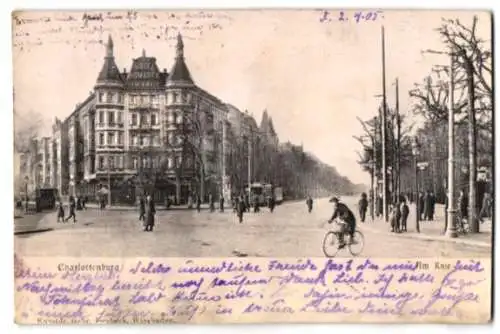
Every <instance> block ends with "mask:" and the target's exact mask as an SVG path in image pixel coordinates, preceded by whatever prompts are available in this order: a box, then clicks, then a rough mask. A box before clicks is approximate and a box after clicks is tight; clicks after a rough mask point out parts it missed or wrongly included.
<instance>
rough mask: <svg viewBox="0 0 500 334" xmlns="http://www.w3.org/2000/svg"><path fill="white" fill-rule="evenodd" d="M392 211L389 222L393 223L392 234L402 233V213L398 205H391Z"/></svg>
mask: <svg viewBox="0 0 500 334" xmlns="http://www.w3.org/2000/svg"><path fill="white" fill-rule="evenodd" d="M390 210H391V211H390V212H391V213H390V215H389V221H390V223H391V232H395V233H400V230H401V228H400V225H399V222H400V220H401V211H400V208H399V205H398V203H395V204H394V205H391V208H390Z"/></svg>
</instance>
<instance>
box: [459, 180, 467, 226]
mask: <svg viewBox="0 0 500 334" xmlns="http://www.w3.org/2000/svg"><path fill="white" fill-rule="evenodd" d="M458 213H459V220H460V228H462V230H463V229H464V220H467V218H468V216H469V215H468V213H469V199H468V198H467V194H466V192H465V191H464V190H460V194H459V195H458Z"/></svg>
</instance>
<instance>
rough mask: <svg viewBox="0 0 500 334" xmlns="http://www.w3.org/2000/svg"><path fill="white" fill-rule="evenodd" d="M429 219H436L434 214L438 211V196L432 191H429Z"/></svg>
mask: <svg viewBox="0 0 500 334" xmlns="http://www.w3.org/2000/svg"><path fill="white" fill-rule="evenodd" d="M428 200H429V220H430V221H433V220H434V214H435V213H436V196H435V195H434V193H433V192H432V191H430V192H429V199H428Z"/></svg>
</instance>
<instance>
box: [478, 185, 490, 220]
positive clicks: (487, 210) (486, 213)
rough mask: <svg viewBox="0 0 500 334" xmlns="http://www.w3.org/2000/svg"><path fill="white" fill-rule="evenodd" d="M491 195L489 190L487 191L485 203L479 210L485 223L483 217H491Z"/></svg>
mask: <svg viewBox="0 0 500 334" xmlns="http://www.w3.org/2000/svg"><path fill="white" fill-rule="evenodd" d="M491 201H492V199H491V195H490V193H489V192H485V193H484V195H483V201H482V202H483V203H482V205H481V211H480V212H479V219H480V221H481V223H483V222H484V221H483V218H489V217H490V214H489V213H490V207H491Z"/></svg>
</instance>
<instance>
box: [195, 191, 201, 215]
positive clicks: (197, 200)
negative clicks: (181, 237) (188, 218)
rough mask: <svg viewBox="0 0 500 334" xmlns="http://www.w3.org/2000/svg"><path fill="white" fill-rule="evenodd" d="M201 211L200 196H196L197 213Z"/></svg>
mask: <svg viewBox="0 0 500 334" xmlns="http://www.w3.org/2000/svg"><path fill="white" fill-rule="evenodd" d="M200 210H201V198H200V195H196V211H198V212H200Z"/></svg>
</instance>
